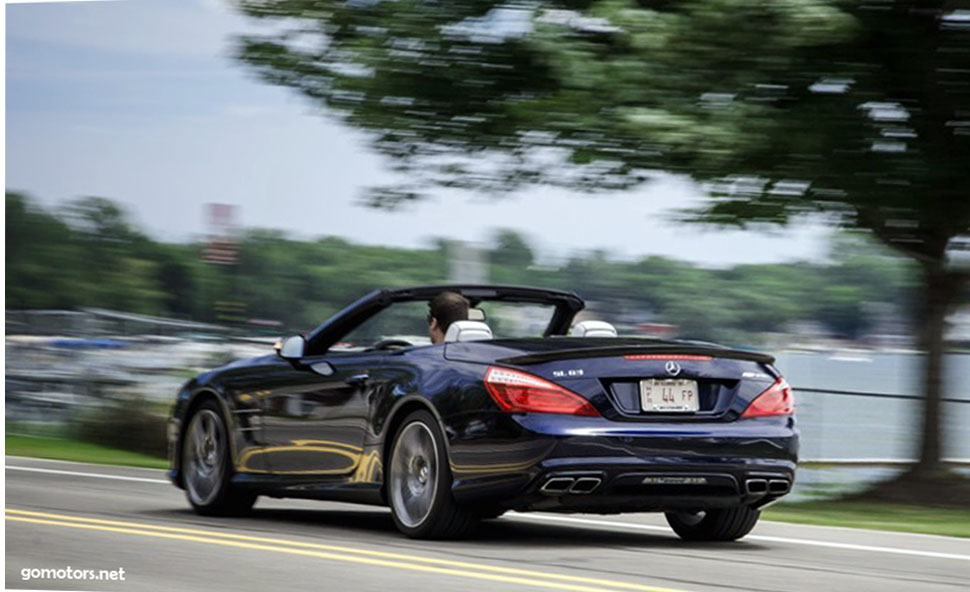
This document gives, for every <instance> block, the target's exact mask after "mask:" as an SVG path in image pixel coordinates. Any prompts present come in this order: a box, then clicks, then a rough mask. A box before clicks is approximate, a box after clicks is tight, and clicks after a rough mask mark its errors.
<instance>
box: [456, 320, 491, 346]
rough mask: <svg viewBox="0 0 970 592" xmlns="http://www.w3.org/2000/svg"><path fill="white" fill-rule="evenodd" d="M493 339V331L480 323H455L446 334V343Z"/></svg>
mask: <svg viewBox="0 0 970 592" xmlns="http://www.w3.org/2000/svg"><path fill="white" fill-rule="evenodd" d="M491 338H492V330H491V329H489V328H488V325H486V324H485V323H482V322H479V321H455V322H454V323H452V324H451V325H450V326H449V327H448V331H447V332H446V333H445V341H481V340H482V339H491Z"/></svg>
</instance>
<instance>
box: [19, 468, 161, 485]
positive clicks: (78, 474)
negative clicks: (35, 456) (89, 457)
mask: <svg viewBox="0 0 970 592" xmlns="http://www.w3.org/2000/svg"><path fill="white" fill-rule="evenodd" d="M4 468H5V469H6V470H8V471H29V472H31V473H52V474H54V475H71V476H74V477H93V478H95V479H116V480H118V481H138V482H141V483H165V484H171V482H170V481H167V480H165V479H147V478H145V477H129V476H127V475H106V474H104V473H85V472H82V471H62V470H59V469H41V468H39V467H15V466H11V465H7V466H5V467H4Z"/></svg>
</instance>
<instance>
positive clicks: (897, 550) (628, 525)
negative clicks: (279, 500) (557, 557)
mask: <svg viewBox="0 0 970 592" xmlns="http://www.w3.org/2000/svg"><path fill="white" fill-rule="evenodd" d="M79 464H80V463H79ZM5 468H6V469H7V470H14V471H29V472H33V473H50V474H55V475H70V476H75V477H90V478H95V479H114V480H117V481H135V482H139V483H162V484H165V485H170V484H171V482H170V481H168V480H167V479H148V478H145V477H129V476H127V475H107V474H104V473H88V472H82V471H64V470H59V469H42V468H39V467H19V466H12V465H6V467H5ZM506 516H508V517H509V518H512V519H514V520H531V521H535V522H561V523H566V524H581V525H585V526H598V527H601V528H602V527H605V528H625V529H632V530H649V531H654V532H665V533H668V534H669V533H670V529H669V528H667V527H665V526H656V525H653V524H639V523H636V522H617V521H615V520H594V519H591V518H577V517H574V516H556V515H553V514H532V513H528V514H522V513H519V512H509V513H508V514H506ZM819 528H824V527H819ZM846 530H851V529H846ZM868 532H872V531H868ZM876 532H879V533H881V532H882V531H876ZM939 538H944V539H952V540H955V541H962V539H958V538H956V537H939ZM745 539H746V540H752V541H765V542H770V543H786V544H790V545H805V546H810V547H826V548H829V549H848V550H852V551H869V552H873V553H890V554H895V555H910V556H916V557H931V558H935V559H955V560H958V561H970V555H964V554H960V553H941V552H937V551H921V550H918V549H905V548H901V547H883V546H876V545H857V544H853V543H837V542H832V541H819V540H813V539H796V538H790V537H777V536H768V535H759V534H751V535H748V536H746V537H745Z"/></svg>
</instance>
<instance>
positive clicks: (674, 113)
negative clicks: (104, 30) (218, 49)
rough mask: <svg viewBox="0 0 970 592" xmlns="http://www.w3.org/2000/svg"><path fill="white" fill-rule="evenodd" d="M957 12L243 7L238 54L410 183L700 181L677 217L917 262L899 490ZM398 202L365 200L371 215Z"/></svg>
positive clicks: (958, 287)
mask: <svg viewBox="0 0 970 592" xmlns="http://www.w3.org/2000/svg"><path fill="white" fill-rule="evenodd" d="M961 6H965V2H954V1H948V0H899V1H897V2H893V3H890V4H886V3H882V4H880V5H879V6H877V7H875V8H878V10H873V9H872V8H874V7H873V6H869V4H868V3H866V2H858V3H854V2H847V1H844V0H769V1H747V2H736V1H733V0H684V1H681V2H671V1H669V0H562V1H551V0H538V1H536V2H532V3H528V4H508V3H506V2H489V1H487V0H451V1H449V2H425V1H420V0H402V1H399V2H343V1H342V0H341V1H337V0H242V1H241V2H240V7H241V9H242V10H243V11H244V12H245V13H246V14H248V15H250V16H252V17H254V18H257V19H266V20H271V21H276V22H275V23H274V24H276V25H277V26H276V27H274V28H273V29H271V30H270V32H268V33H266V34H264V35H261V36H249V37H246V38H244V39H243V40H242V43H241V46H240V52H239V55H240V57H241V59H242V60H244V61H245V62H246V63H248V64H250V65H251V66H252V67H253V68H254V69H255V70H256V71H257V72H258V73H259V74H261V75H262V76H263V77H264V78H265V79H266V80H268V81H270V82H272V83H275V84H281V85H285V86H290V87H292V88H294V89H296V90H297V91H299V92H301V93H302V94H304V95H305V96H307V97H309V98H310V99H312V100H314V101H317V102H319V103H320V104H322V105H325V106H326V107H328V108H329V109H330V112H332V113H336V114H338V115H339V116H340V117H342V118H343V119H344V120H345V121H346V122H347V123H348V124H350V125H353V126H356V127H359V128H363V129H365V130H368V131H369V132H371V134H372V138H373V142H374V146H375V147H376V148H377V149H378V150H379V151H381V152H382V153H384V154H386V155H389V156H391V157H392V158H393V159H394V162H395V166H396V167H398V168H400V169H403V170H406V171H408V172H409V173H411V176H410V178H412V179H418V186H420V183H433V184H440V185H445V186H464V187H470V188H476V189H485V190H499V191H506V190H511V189H515V188H517V187H521V186H524V185H528V184H532V183H547V184H559V185H566V186H569V187H578V188H588V189H590V190H609V189H617V188H626V187H631V186H634V185H636V184H639V183H641V182H643V181H645V180H647V179H649V178H650V176H651V175H652V174H653V172H654V171H657V170H667V171H675V172H682V173H686V174H689V175H691V176H692V177H694V178H695V179H697V180H699V181H703V182H705V183H707V187H708V189H709V192H710V194H711V196H712V197H713V198H714V199H712V200H711V201H709V202H708V205H707V206H706V207H705V208H703V210H702V211H699V212H692V213H691V214H690V215H689V218H690V219H694V220H698V221H703V222H710V223H715V224H726V225H740V226H747V225H749V224H760V223H771V224H785V223H788V222H789V221H791V220H792V219H793V218H797V217H799V216H803V215H806V214H819V215H822V216H824V219H825V220H827V221H829V222H830V223H832V224H835V225H838V226H841V227H845V228H857V229H862V230H864V231H866V232H869V233H871V234H872V235H873V236H875V237H877V238H878V239H880V240H881V241H883V242H884V243H885V244H887V245H889V246H891V247H892V248H894V249H896V250H898V251H899V252H901V253H903V254H905V255H907V256H908V257H910V258H912V259H913V260H914V261H916V262H917V263H918V264H919V268H920V278H921V294H920V297H919V305H918V306H917V309H918V312H917V315H916V317H917V318H916V321H915V323H914V325H915V326H916V327H917V330H918V340H919V343H920V345H921V346H922V348H923V349H924V350H925V351H926V354H927V355H926V357H925V368H924V382H923V391H924V400H923V413H922V430H921V433H922V440H921V444H920V449H919V463H918V466H917V467H916V468H915V469H914V471H913V476H915V477H917V478H919V479H925V478H933V476H934V475H938V474H940V473H941V472H942V468H941V464H940V459H941V447H942V441H943V439H942V431H941V430H942V426H941V422H940V401H941V397H942V388H943V384H942V380H943V372H942V364H943V329H944V318H945V316H946V315H947V313H948V312H949V311H950V310H951V309H952V307H953V305H954V303H955V302H956V301H957V299H958V298H959V297H960V296H961V295H962V294H963V293H964V288H965V286H966V283H967V277H968V276H967V273H965V272H963V271H958V270H954V269H951V268H950V267H949V266H948V265H947V261H946V248H947V245H948V244H949V241H950V240H951V239H953V238H954V237H956V236H959V235H961V234H966V233H968V232H970V199H968V196H967V187H968V186H967V182H966V171H965V167H966V165H965V163H966V162H970V134H968V133H967V113H970V94H968V93H966V92H963V90H961V89H962V88H963V87H964V85H965V82H966V80H965V78H966V71H967V69H968V67H970V31H968V30H967V28H966V27H965V25H964V24H963V21H962V20H961V18H962V16H961V15H965V14H966V12H959V11H957V10H956V9H957V8H958V7H961ZM415 191H416V189H415V187H414V186H411V187H407V186H405V187H401V188H399V190H397V191H388V190H384V191H379V192H377V193H376V194H375V199H376V200H377V201H378V203H380V204H386V203H387V202H388V201H390V202H391V203H393V200H394V199H397V198H401V197H404V198H413V197H414V196H415Z"/></svg>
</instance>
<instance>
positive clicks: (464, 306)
mask: <svg viewBox="0 0 970 592" xmlns="http://www.w3.org/2000/svg"><path fill="white" fill-rule="evenodd" d="M470 307H471V304H469V302H468V299H466V298H465V297H464V296H462V295H461V294H459V293H457V292H442V293H441V294H438V295H437V296H435V297H434V300H432V301H431V302H429V303H428V309H429V310H428V323H431V319H432V318H435V319H438V328H439V329H441V332H442V333H447V332H448V327H450V326H451V324H452V323H454V322H455V321H467V320H468V309H469V308H470Z"/></svg>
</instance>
